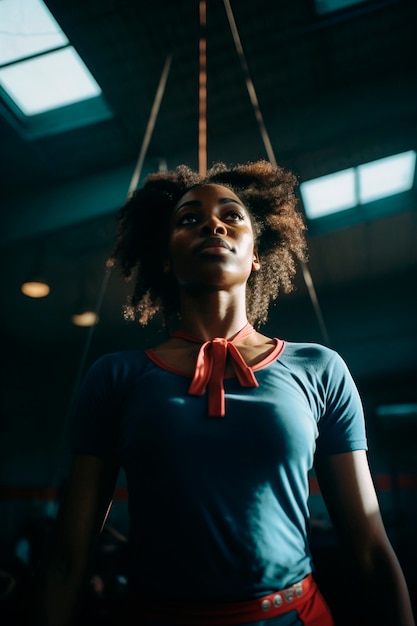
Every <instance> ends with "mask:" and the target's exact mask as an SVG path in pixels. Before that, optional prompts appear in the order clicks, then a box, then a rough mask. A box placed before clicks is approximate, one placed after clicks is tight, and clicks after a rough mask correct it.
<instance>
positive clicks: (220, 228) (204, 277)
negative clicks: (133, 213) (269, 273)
mask: <svg viewBox="0 0 417 626" xmlns="http://www.w3.org/2000/svg"><path fill="white" fill-rule="evenodd" d="M168 266H169V269H170V270H171V271H173V273H174V275H175V277H176V280H177V282H178V284H179V285H180V287H184V288H189V289H201V288H204V287H211V288H213V289H227V288H232V287H233V286H236V285H241V284H245V283H246V281H247V279H248V277H249V275H250V273H251V272H252V271H253V270H257V269H259V261H258V256H257V253H256V251H255V249H254V234H253V229H252V223H251V219H250V215H249V212H248V210H247V209H246V207H245V206H244V205H243V204H242V202H241V200H240V199H239V198H238V197H237V196H236V195H235V194H234V193H233V191H231V189H229V188H228V187H223V186H221V185H212V184H211V185H206V186H204V187H196V188H195V189H192V190H191V191H188V192H187V193H186V194H185V195H184V196H183V197H182V198H181V199H180V200H179V202H178V203H177V205H176V206H175V208H174V210H173V212H172V216H171V226H170V236H169V262H168Z"/></svg>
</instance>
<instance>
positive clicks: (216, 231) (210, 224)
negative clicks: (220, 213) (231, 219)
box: [201, 215, 227, 235]
mask: <svg viewBox="0 0 417 626" xmlns="http://www.w3.org/2000/svg"><path fill="white" fill-rule="evenodd" d="M201 234H202V235H226V234H227V228H226V225H225V224H224V223H223V222H222V221H221V220H220V219H219V218H218V217H216V216H215V215H210V216H208V217H207V218H206V219H205V220H204V222H203V224H202V225H201Z"/></svg>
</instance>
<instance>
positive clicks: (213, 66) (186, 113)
mask: <svg viewBox="0 0 417 626" xmlns="http://www.w3.org/2000/svg"><path fill="white" fill-rule="evenodd" d="M46 4H47V6H48V7H49V9H50V10H51V11H52V13H53V14H54V16H55V17H56V19H57V20H58V22H59V24H60V25H61V27H62V28H63V30H64V31H65V33H66V35H67V36H68V38H69V39H70V41H71V42H72V43H73V44H74V45H75V47H76V48H77V50H78V51H79V53H80V55H81V56H82V58H83V59H84V61H85V63H86V64H87V66H88V67H89V69H90V70H91V71H92V73H93V75H94V76H95V78H96V80H97V81H98V83H99V84H100V86H101V88H102V90H103V95H104V98H105V100H106V102H107V104H108V106H109V107H110V109H111V111H112V112H113V116H112V117H111V118H110V119H108V120H105V121H101V122H98V123H92V124H90V125H87V126H83V127H81V128H78V129H73V130H68V131H66V132H63V133H58V134H54V135H50V136H46V137H43V138H38V139H32V140H30V139H28V138H27V137H25V133H24V132H23V131H21V130H20V129H19V128H18V126H17V125H15V124H13V123H11V119H10V116H0V151H1V157H2V164H3V165H2V168H1V173H0V176H1V196H2V203H1V220H2V222H1V229H0V230H1V241H2V248H1V261H2V284H3V306H2V307H1V317H0V321H1V329H2V337H3V345H4V346H6V347H7V349H6V348H5V352H4V354H5V355H6V357H5V363H6V364H9V361H10V359H12V358H15V357H16V354H17V352H16V346H17V347H18V355H19V357H18V358H21V359H23V358H25V359H30V358H32V356H31V355H32V354H33V352H36V350H38V347H39V345H41V346H43V350H44V351H45V353H48V354H49V353H50V351H55V352H54V353H55V354H56V355H57V356H56V361H55V363H61V364H62V359H63V357H62V354H65V355H66V356H67V358H68V359H72V362H74V363H75V362H77V361H80V360H81V361H82V359H83V358H84V357H85V355H86V354H87V360H89V359H92V358H93V357H94V356H95V355H96V354H98V353H101V352H102V351H107V350H113V349H118V348H119V347H125V346H128V345H130V346H131V345H141V344H142V343H150V342H152V341H153V340H154V338H155V330H154V327H153V326H152V329H153V330H152V329H150V330H149V331H146V332H145V331H143V330H142V329H141V328H140V327H138V326H136V325H133V326H132V325H129V326H128V325H127V324H126V323H125V322H124V320H123V319H122V316H121V305H122V303H123V300H124V297H125V293H126V287H125V286H124V285H121V284H120V281H119V278H118V276H117V275H114V274H113V275H111V276H110V277H109V280H108V283H107V284H106V289H105V290H104V298H103V301H102V303H101V307H100V314H101V321H100V324H99V325H98V326H97V327H96V328H95V329H94V331H93V332H91V331H88V330H86V329H79V328H75V327H73V326H72V325H71V322H70V315H71V312H72V309H73V307H74V305H75V301H76V299H77V294H78V290H79V285H80V282H81V281H82V280H84V281H85V284H86V288H87V290H88V292H89V294H90V296H91V297H92V298H94V301H95V302H96V303H97V302H98V299H99V297H100V289H101V288H102V286H103V280H104V261H105V258H106V255H107V254H108V253H109V251H110V249H111V245H112V237H113V232H114V224H115V211H116V209H117V208H118V206H120V204H122V203H123V202H124V200H125V198H126V194H127V191H128V188H129V185H130V183H131V179H132V175H133V172H134V170H135V166H136V164H137V159H138V155H139V153H140V151H141V148H142V146H143V142H144V138H145V135H146V130H147V127H148V123H149V119H150V114H151V110H152V107H153V104H154V102H155V97H156V92H157V88H158V84H159V81H160V77H161V73H162V70H163V67H164V64H165V62H166V59H167V58H168V57H169V55H172V62H171V66H170V71H169V75H168V80H167V83H166V88H165V91H164V94H163V98H162V102H161V106H160V110H159V112H158V116H157V118H156V123H155V127H154V128H153V131H152V134H151V137H150V143H149V147H148V148H147V150H146V157H145V162H144V166H143V170H142V173H143V175H144V174H146V173H147V172H149V171H151V170H155V169H157V168H158V167H159V166H160V165H161V164H164V163H166V164H167V166H168V168H172V167H175V166H176V165H177V164H178V163H181V162H186V163H188V164H189V165H191V166H193V167H196V168H197V167H198V113H199V95H198V94H199V91H198V80H199V78H198V77H199V74H198V72H199V56H198V51H199V37H200V34H201V32H200V27H199V3H198V0H159V1H158V2H155V1H154V2H151V1H136V2H132V1H131V0H129V1H127V0H126V1H120V0H119V1H117V2H116V1H115V0H104V1H103V0H66V2H60V1H59V0H47V2H46ZM207 5H208V6H207V29H206V39H207V76H208V112H207V124H208V130H207V141H208V150H207V157H208V164H209V165H210V164H211V163H212V162H214V161H219V160H222V161H226V162H228V163H235V162H244V161H247V160H256V159H258V158H267V154H266V151H265V146H264V143H263V140H262V136H261V133H260V129H259V126H258V122H257V120H256V117H255V114H254V110H253V106H252V104H251V101H250V98H249V95H248V91H247V87H246V82H245V75H244V72H243V69H242V65H241V61H240V59H239V56H238V54H237V51H236V47H235V42H234V40H233V37H232V32H231V29H230V25H229V22H228V19H227V15H226V11H225V5H224V3H223V1H222V0H208V2H207ZM231 6H232V9H233V13H234V18H235V22H236V25H237V29H238V32H239V36H240V41H241V44H242V47H243V50H244V54H245V58H246V62H247V67H248V71H249V75H250V78H251V80H252V82H253V85H254V87H255V90H256V95H257V98H258V101H259V106H260V110H261V113H262V116H263V120H264V123H265V127H266V129H267V132H268V135H269V138H270V141H271V144H272V146H273V151H274V154H275V156H276V159H277V161H278V162H279V163H281V164H282V165H284V166H286V167H289V168H290V169H292V170H293V171H294V172H295V173H296V174H297V176H298V177H299V180H300V182H302V181H303V180H308V179H310V178H314V177H316V176H320V175H324V174H327V173H329V172H332V171H336V170H339V169H342V168H347V167H351V166H356V165H358V164H361V163H364V162H367V161H371V160H374V159H378V158H381V157H385V156H388V155H390V154H395V153H398V152H402V151H406V150H411V149H414V150H415V149H417V140H416V130H417V125H416V122H417V107H416V103H417V101H416V97H417V90H416V86H417V81H416V30H417V29H416V24H417V21H416V16H417V4H416V2H415V0H385V1H377V0H368V1H367V2H364V3H362V4H359V5H357V6H355V7H352V8H351V9H346V10H343V11H339V12H337V13H334V14H330V15H327V16H323V17H320V18H319V17H318V16H316V14H315V11H314V3H313V2H312V1H310V0H294V1H288V0H274V1H272V0H257V1H256V2H247V1H246V0H235V1H234V2H232V5H231ZM416 197H417V195H416V192H415V189H414V190H413V191H412V192H411V193H409V194H407V195H406V196H404V197H403V198H401V203H400V204H399V205H398V204H397V200H398V199H393V200H392V202H391V201H389V202H388V204H387V205H386V207H385V210H384V212H383V214H381V215H380V216H379V217H378V219H370V218H368V219H366V220H365V221H360V220H359V219H356V220H354V221H353V222H352V223H350V224H344V225H341V226H339V227H338V228H336V229H332V230H329V229H328V230H327V231H323V232H320V231H319V230H317V229H315V228H314V226H311V228H310V231H309V246H310V262H309V268H310V272H311V276H312V278H313V284H314V288H315V290H316V293H317V296H318V301H319V307H320V311H319V312H318V310H317V308H316V309H315V308H314V306H313V302H312V300H311V294H310V295H309V294H308V292H307V289H306V286H305V284H304V280H303V276H302V274H301V273H300V276H299V278H298V281H297V289H296V291H295V293H294V294H293V295H291V296H288V297H286V298H283V300H282V302H281V301H280V302H279V303H278V304H277V306H276V307H275V308H274V310H273V314H272V317H271V322H270V323H269V324H268V326H267V328H266V331H268V332H269V333H271V334H275V335H280V336H282V337H284V338H287V339H294V340H297V339H300V340H306V341H322V342H323V341H324V342H325V343H329V344H330V345H332V346H333V347H335V348H336V349H337V350H338V351H340V352H341V353H342V355H343V356H344V357H345V358H346V360H347V361H348V363H349V365H350V366H351V368H352V371H353V373H354V375H355V376H356V377H357V378H358V379H360V380H363V381H367V380H373V381H377V380H378V377H382V378H383V377H389V376H391V377H401V376H405V378H406V379H407V380H408V381H410V380H411V381H413V382H412V383H410V385H411V386H410V385H409V386H408V387H407V389H406V392H405V396H407V397H408V400H409V399H410V397H413V395H414V394H415V387H414V385H415V382H416V379H415V372H416V354H417V328H416V326H417V322H416V320H417V308H416V295H417V292H416V288H417V200H416ZM398 207H399V208H400V209H401V210H398ZM38 249H42V251H43V270H44V273H45V275H46V276H47V277H48V280H49V281H50V284H51V287H52V291H51V294H50V295H49V296H48V298H45V299H43V300H36V301H35V300H31V299H29V298H26V297H25V296H23V295H22V294H21V293H20V284H21V282H22V281H23V280H24V278H25V276H26V274H27V273H28V272H29V270H30V267H31V264H32V262H33V259H34V256H35V254H36V251H37V250H38ZM319 313H321V316H322V317H321V321H320V314H319ZM323 324H324V327H323ZM37 354H39V352H37ZM58 354H59V357H58ZM11 355H13V356H11ZM83 355H84V356H83ZM37 369H38V367H37V365H36V363H35V364H34V365H33V367H32V370H31V371H32V372H33V371H36V370H37ZM27 370H29V366H27ZM382 378H381V380H382ZM7 380H8V381H9V382H8V384H11V383H10V380H11V377H8V378H7ZM407 397H405V399H406V400H407Z"/></svg>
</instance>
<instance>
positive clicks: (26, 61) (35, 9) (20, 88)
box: [0, 0, 110, 135]
mask: <svg viewBox="0 0 417 626" xmlns="http://www.w3.org/2000/svg"><path fill="white" fill-rule="evenodd" d="M0 23H1V25H2V26H1V30H0V90H1V91H0V96H1V97H2V101H3V107H2V108H3V111H6V112H8V113H9V117H10V115H11V116H13V118H14V120H16V121H18V122H20V123H21V128H23V129H25V130H26V131H27V134H29V135H39V134H47V133H50V132H59V131H61V130H66V129H68V128H71V127H73V126H76V125H82V124H84V123H87V122H91V121H93V119H94V118H96V119H101V118H102V117H103V116H104V117H108V116H109V115H110V111H109V109H108V108H107V106H106V105H105V103H104V100H103V98H102V96H101V89H100V87H99V85H98V84H97V82H96V81H95V79H94V78H93V76H92V75H91V74H90V72H89V70H88V68H87V67H86V66H85V64H84V63H83V61H82V59H81V58H80V56H79V55H78V53H77V51H76V50H75V48H74V47H73V46H72V45H71V43H70V42H69V40H68V38H67V37H66V35H65V33H64V32H63V31H62V30H61V28H60V26H59V25H58V23H57V22H56V20H55V19H54V17H53V15H52V14H51V13H50V11H49V10H48V9H47V7H46V6H45V4H44V3H43V2H42V0H1V2H0ZM74 105H75V106H74ZM64 107H65V109H64Z"/></svg>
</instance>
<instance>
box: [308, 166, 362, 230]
mask: <svg viewBox="0 0 417 626" xmlns="http://www.w3.org/2000/svg"><path fill="white" fill-rule="evenodd" d="M300 193H301V196H302V199H303V203H304V208H305V211H306V215H307V217H309V218H310V219H316V218H317V217H322V216H323V215H328V214H329V213H336V212H337V211H344V210H345V209H351V208H352V207H354V206H355V205H356V194H355V173H354V169H353V168H350V169H347V170H342V171H341V172H336V173H335V174H329V175H327V176H322V177H320V178H315V179H314V180H309V181H306V182H305V183H301V185H300Z"/></svg>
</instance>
